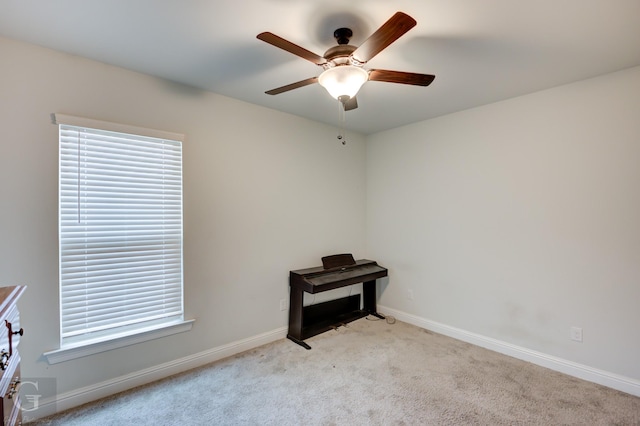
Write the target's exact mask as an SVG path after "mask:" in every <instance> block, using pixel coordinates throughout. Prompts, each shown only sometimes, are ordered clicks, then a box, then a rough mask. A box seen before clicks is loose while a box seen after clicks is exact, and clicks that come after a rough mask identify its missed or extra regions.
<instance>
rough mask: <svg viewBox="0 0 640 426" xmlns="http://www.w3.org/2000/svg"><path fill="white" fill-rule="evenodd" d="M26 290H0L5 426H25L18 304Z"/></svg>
mask: <svg viewBox="0 0 640 426" xmlns="http://www.w3.org/2000/svg"><path fill="white" fill-rule="evenodd" d="M25 288H26V287H24V286H13V287H0V373H1V374H2V376H0V395H2V397H1V398H2V401H1V402H2V403H1V404H0V415H1V417H0V418H1V419H2V423H0V424H1V425H3V426H8V425H19V424H22V416H21V414H20V394H19V393H18V387H19V385H20V353H19V352H18V343H20V336H22V334H23V330H22V328H21V327H20V314H19V312H18V307H17V305H16V302H17V301H18V299H19V298H20V296H21V295H22V293H23V292H24V290H25Z"/></svg>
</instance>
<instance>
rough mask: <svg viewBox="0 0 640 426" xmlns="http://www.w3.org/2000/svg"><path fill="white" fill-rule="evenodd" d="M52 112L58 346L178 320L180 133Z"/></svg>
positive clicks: (180, 307) (180, 314)
mask: <svg viewBox="0 0 640 426" xmlns="http://www.w3.org/2000/svg"><path fill="white" fill-rule="evenodd" d="M55 119H56V122H57V124H58V125H59V142H60V159H59V162H60V163H59V244H60V333H61V349H64V348H65V347H69V346H71V347H73V346H83V345H87V344H91V343H95V342H104V341H108V340H112V339H114V338H121V337H123V336H130V335H132V334H136V333H141V332H143V333H144V332H148V331H149V330H154V329H158V328H162V327H163V326H167V325H172V324H176V323H180V322H182V321H183V279H182V277H183V274H182V136H181V135H176V134H167V133H164V132H157V131H150V130H146V129H137V128H130V127H125V126H120V125H115V124H112V123H103V122H98V121H94V120H88V119H80V118H76V117H69V116H63V115H60V114H56V116H55ZM123 130H126V131H123Z"/></svg>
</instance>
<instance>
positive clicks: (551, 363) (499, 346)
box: [23, 306, 640, 420]
mask: <svg viewBox="0 0 640 426" xmlns="http://www.w3.org/2000/svg"><path fill="white" fill-rule="evenodd" d="M378 311H379V312H380V313H382V314H385V315H391V316H394V317H395V318H396V319H398V320H400V321H403V322H406V323H409V324H413V325H415V326H417V327H421V328H424V329H426V330H430V331H433V332H436V333H440V334H443V335H445V336H449V337H453V338H454V339H458V340H462V341H464V342H467V343H471V344H473V345H476V346H480V347H483V348H486V349H489V350H492V351H495V352H499V353H502V354H505V355H509V356H512V357H514V358H517V359H521V360H523V361H528V362H531V363H533V364H536V365H540V366H542V367H546V368H549V369H551V370H555V371H559V372H561V373H565V374H568V375H570V376H574V377H578V378H580V379H583V380H587V381H590V382H594V383H598V384H601V385H603V386H607V387H610V388H613V389H617V390H619V391H622V392H626V393H629V394H631V395H635V396H640V381H638V380H635V379H631V378H628V377H624V376H620V375H617V374H614V373H610V372H608V371H603V370H598V369H596V368H592V367H589V366H587V365H582V364H578V363H575V362H572V361H568V360H565V359H562V358H558V357H555V356H551V355H548V354H544V353H542V352H537V351H533V350H530V349H527V348H523V347H521V346H517V345H513V344H511V343H507V342H503V341H500V340H497V339H493V338H490V337H486V336H482V335H480V334H476V333H472V332H469V331H466V330H462V329H459V328H456V327H451V326H448V325H445V324H441V323H438V322H435V321H431V320H428V319H425V318H421V317H418V316H415V315H411V314H408V313H405V312H402V311H397V310H395V309H391V308H387V307H384V306H378ZM286 334H287V327H281V328H278V329H275V330H272V331H269V332H266V333H262V334H259V335H257V336H253V337H249V338H247V339H242V340H238V341H236V342H232V343H229V344H226V345H223V346H219V347H217V348H213V349H209V350H206V351H203V352H199V353H197V354H194V355H189V356H187V357H184V358H180V359H177V360H175V361H171V362H167V363H164V364H160V365H157V366H154V367H150V368H147V369H144V370H140V371H136V372H134V373H130V374H127V375H125V376H120V377H116V378H114V379H111V380H107V381H104V382H101V383H97V384H94V385H91V386H87V387H84V388H81V389H76V390H73V391H70V392H66V393H63V394H60V395H55V397H52V398H49V399H43V400H41V401H40V405H39V408H38V410H36V411H33V412H29V413H23V416H25V415H26V416H25V417H26V418H25V420H35V419H38V418H41V417H46V416H49V415H51V414H55V413H56V412H60V411H64V410H68V409H70V408H73V407H77V406H80V405H82V404H86V403H88V402H91V401H95V400H97V399H100V398H105V397H107V396H110V395H114V394H116V393H118V392H122V391H125V390H127V389H131V388H134V387H137V386H142V385H145V384H148V383H151V382H153V381H156V380H160V379H163V378H165V377H168V376H171V375H174V374H178V373H182V372H184V371H187V370H190V369H193V368H197V367H201V366H203V365H206V364H209V363H211V362H214V361H218V360H220V359H223V358H226V357H229V356H232V355H235V354H238V353H241V352H244V351H247V350H250V349H253V348H256V347H258V346H262V345H265V344H267V343H271V342H273V341H276V340H279V339H282V338H284V337H286Z"/></svg>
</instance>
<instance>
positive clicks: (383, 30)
mask: <svg viewBox="0 0 640 426" xmlns="http://www.w3.org/2000/svg"><path fill="white" fill-rule="evenodd" d="M415 26H416V20H415V19H413V18H412V17H411V16H409V15H407V14H406V13H403V12H396V14H395V15H393V16H392V17H391V18H390V19H389V20H388V21H387V22H385V23H384V24H382V26H381V27H380V28H378V30H377V31H376V32H375V33H373V34H372V35H371V36H370V37H369V38H368V39H366V40H365V41H364V43H362V44H361V45H360V47H358V48H357V49H356V50H355V51H354V52H353V54H352V55H351V56H352V57H353V58H354V59H355V60H356V61H358V62H360V63H363V64H364V63H365V62H368V61H370V60H371V59H372V58H373V57H374V56H376V55H377V54H378V53H380V52H381V51H382V50H383V49H385V48H386V47H387V46H389V45H390V44H391V43H393V42H394V41H396V40H397V39H399V38H400V37H401V36H402V35H404V33H406V32H407V31H409V30H410V29H411V28H413V27H415Z"/></svg>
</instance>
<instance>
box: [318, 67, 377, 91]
mask: <svg viewBox="0 0 640 426" xmlns="http://www.w3.org/2000/svg"><path fill="white" fill-rule="evenodd" d="M368 79H369V73H368V72H367V71H365V70H364V69H362V68H360V67H356V66H353V65H341V66H337V67H333V68H329V69H327V70H325V71H324V72H323V73H322V74H320V76H319V77H318V83H320V85H321V86H322V87H324V88H325V89H327V92H329V94H330V95H331V96H333V97H334V98H336V99H338V98H340V97H341V96H348V97H349V98H353V97H354V96H355V95H356V93H358V90H360V87H362V85H363V84H364V83H365V82H366V81H367V80H368Z"/></svg>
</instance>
